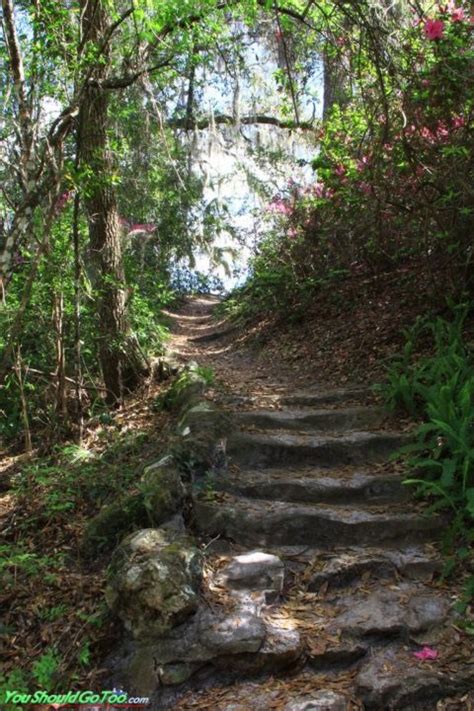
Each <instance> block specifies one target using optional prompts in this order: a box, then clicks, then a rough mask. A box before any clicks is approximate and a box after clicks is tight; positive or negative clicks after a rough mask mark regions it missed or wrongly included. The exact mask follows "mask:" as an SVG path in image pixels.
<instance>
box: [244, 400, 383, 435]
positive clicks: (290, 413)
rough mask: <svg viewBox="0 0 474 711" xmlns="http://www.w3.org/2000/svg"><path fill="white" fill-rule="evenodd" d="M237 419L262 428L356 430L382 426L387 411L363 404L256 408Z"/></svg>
mask: <svg viewBox="0 0 474 711" xmlns="http://www.w3.org/2000/svg"><path fill="white" fill-rule="evenodd" d="M235 419H236V421H237V423H238V424H240V425H241V426H242V427H257V428H259V429H278V430H304V429H312V430H320V431H333V430H336V429H348V430H355V429H364V428H366V427H369V428H371V427H378V426H380V424H381V422H382V421H383V419H384V412H383V410H382V409H381V408H376V407H373V408H370V407H361V406H359V407H348V408H341V409H333V410H321V409H319V410H308V409H306V410H301V409H300V410H253V411H250V412H237V413H235Z"/></svg>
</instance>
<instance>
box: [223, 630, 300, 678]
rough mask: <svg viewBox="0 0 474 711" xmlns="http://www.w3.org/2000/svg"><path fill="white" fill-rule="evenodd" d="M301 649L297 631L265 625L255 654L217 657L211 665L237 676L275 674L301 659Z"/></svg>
mask: <svg viewBox="0 0 474 711" xmlns="http://www.w3.org/2000/svg"><path fill="white" fill-rule="evenodd" d="M303 649H304V647H303V642H302V640H301V637H300V634H299V632H298V631H297V630H286V629H282V628H279V627H276V626H272V625H267V626H266V630H265V639H264V642H263V644H262V645H261V647H260V648H259V650H258V651H257V653H256V654H241V655H238V656H233V657H229V656H226V657H224V656H219V657H216V659H215V660H214V661H213V664H214V666H216V667H218V668H221V669H228V670H233V671H238V672H239V674H247V675H248V674H250V675H254V674H256V673H259V672H271V673H275V672H277V671H279V670H281V669H287V668H289V667H291V666H293V665H294V664H295V663H296V662H297V661H298V659H299V658H300V657H301V655H302V653H303Z"/></svg>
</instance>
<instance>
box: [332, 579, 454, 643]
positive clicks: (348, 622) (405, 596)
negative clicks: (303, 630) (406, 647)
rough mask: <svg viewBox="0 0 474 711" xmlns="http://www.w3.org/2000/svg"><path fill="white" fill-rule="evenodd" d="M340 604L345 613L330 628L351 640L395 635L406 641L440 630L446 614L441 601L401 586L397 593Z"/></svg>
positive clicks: (446, 607) (349, 599)
mask: <svg viewBox="0 0 474 711" xmlns="http://www.w3.org/2000/svg"><path fill="white" fill-rule="evenodd" d="M340 602H341V603H342V604H343V605H345V607H346V608H347V609H346V611H345V612H343V613H342V614H340V615H338V616H337V617H335V618H334V620H333V621H332V623H331V628H332V629H334V630H341V631H342V633H343V634H348V635H350V636H351V637H383V638H389V637H391V636H394V635H397V636H401V637H402V638H404V639H406V640H408V638H409V637H410V635H413V634H419V633H432V632H433V630H435V629H436V628H441V626H442V625H443V623H444V622H445V621H446V619H447V616H448V613H449V610H450V603H449V601H448V600H446V599H445V598H441V597H437V596H435V595H432V594H427V593H426V592H423V590H420V589H418V588H413V587H409V586H405V585H401V586H400V590H399V591H394V590H385V589H381V590H377V591H376V592H374V593H371V594H370V595H368V596H367V597H365V598H362V599H359V600H357V599H354V596H350V597H346V598H343V599H342V600H341V601H340Z"/></svg>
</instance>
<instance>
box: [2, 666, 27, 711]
mask: <svg viewBox="0 0 474 711" xmlns="http://www.w3.org/2000/svg"><path fill="white" fill-rule="evenodd" d="M15 690H17V691H19V692H20V693H21V692H25V693H27V692H28V680H27V677H26V674H25V672H24V671H22V670H21V669H14V670H13V671H12V672H10V673H9V674H7V675H5V674H3V673H2V672H1V671H0V704H1V705H2V706H1V707H2V710H3V711H23V708H21V707H20V706H16V705H15V704H13V703H8V704H7V702H6V698H7V695H6V692H7V691H15Z"/></svg>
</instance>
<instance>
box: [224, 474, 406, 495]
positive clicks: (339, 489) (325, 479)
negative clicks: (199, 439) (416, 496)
mask: <svg viewBox="0 0 474 711" xmlns="http://www.w3.org/2000/svg"><path fill="white" fill-rule="evenodd" d="M214 487H215V488H216V489H218V490H219V491H228V492H231V493H233V494H236V495H238V496H247V497H249V498H256V499H272V500H276V501H290V502H298V501H302V502H306V503H330V502H332V503H336V502H339V503H347V504H351V503H353V502H360V501H365V502H366V503H370V502H375V503H380V502H383V501H403V500H407V499H409V498H410V491H409V490H408V489H407V487H406V486H403V476H401V475H399V474H396V473H387V472H384V471H382V470H380V471H377V470H376V469H374V470H373V471H370V470H369V471H361V469H360V468H356V467H348V468H347V469H346V470H328V469H315V468H313V469H311V468H309V467H308V468H303V469H290V468H286V469H251V470H237V471H235V470H232V471H229V472H228V473H227V474H223V475H220V476H219V477H217V478H216V481H215V483H214Z"/></svg>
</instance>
